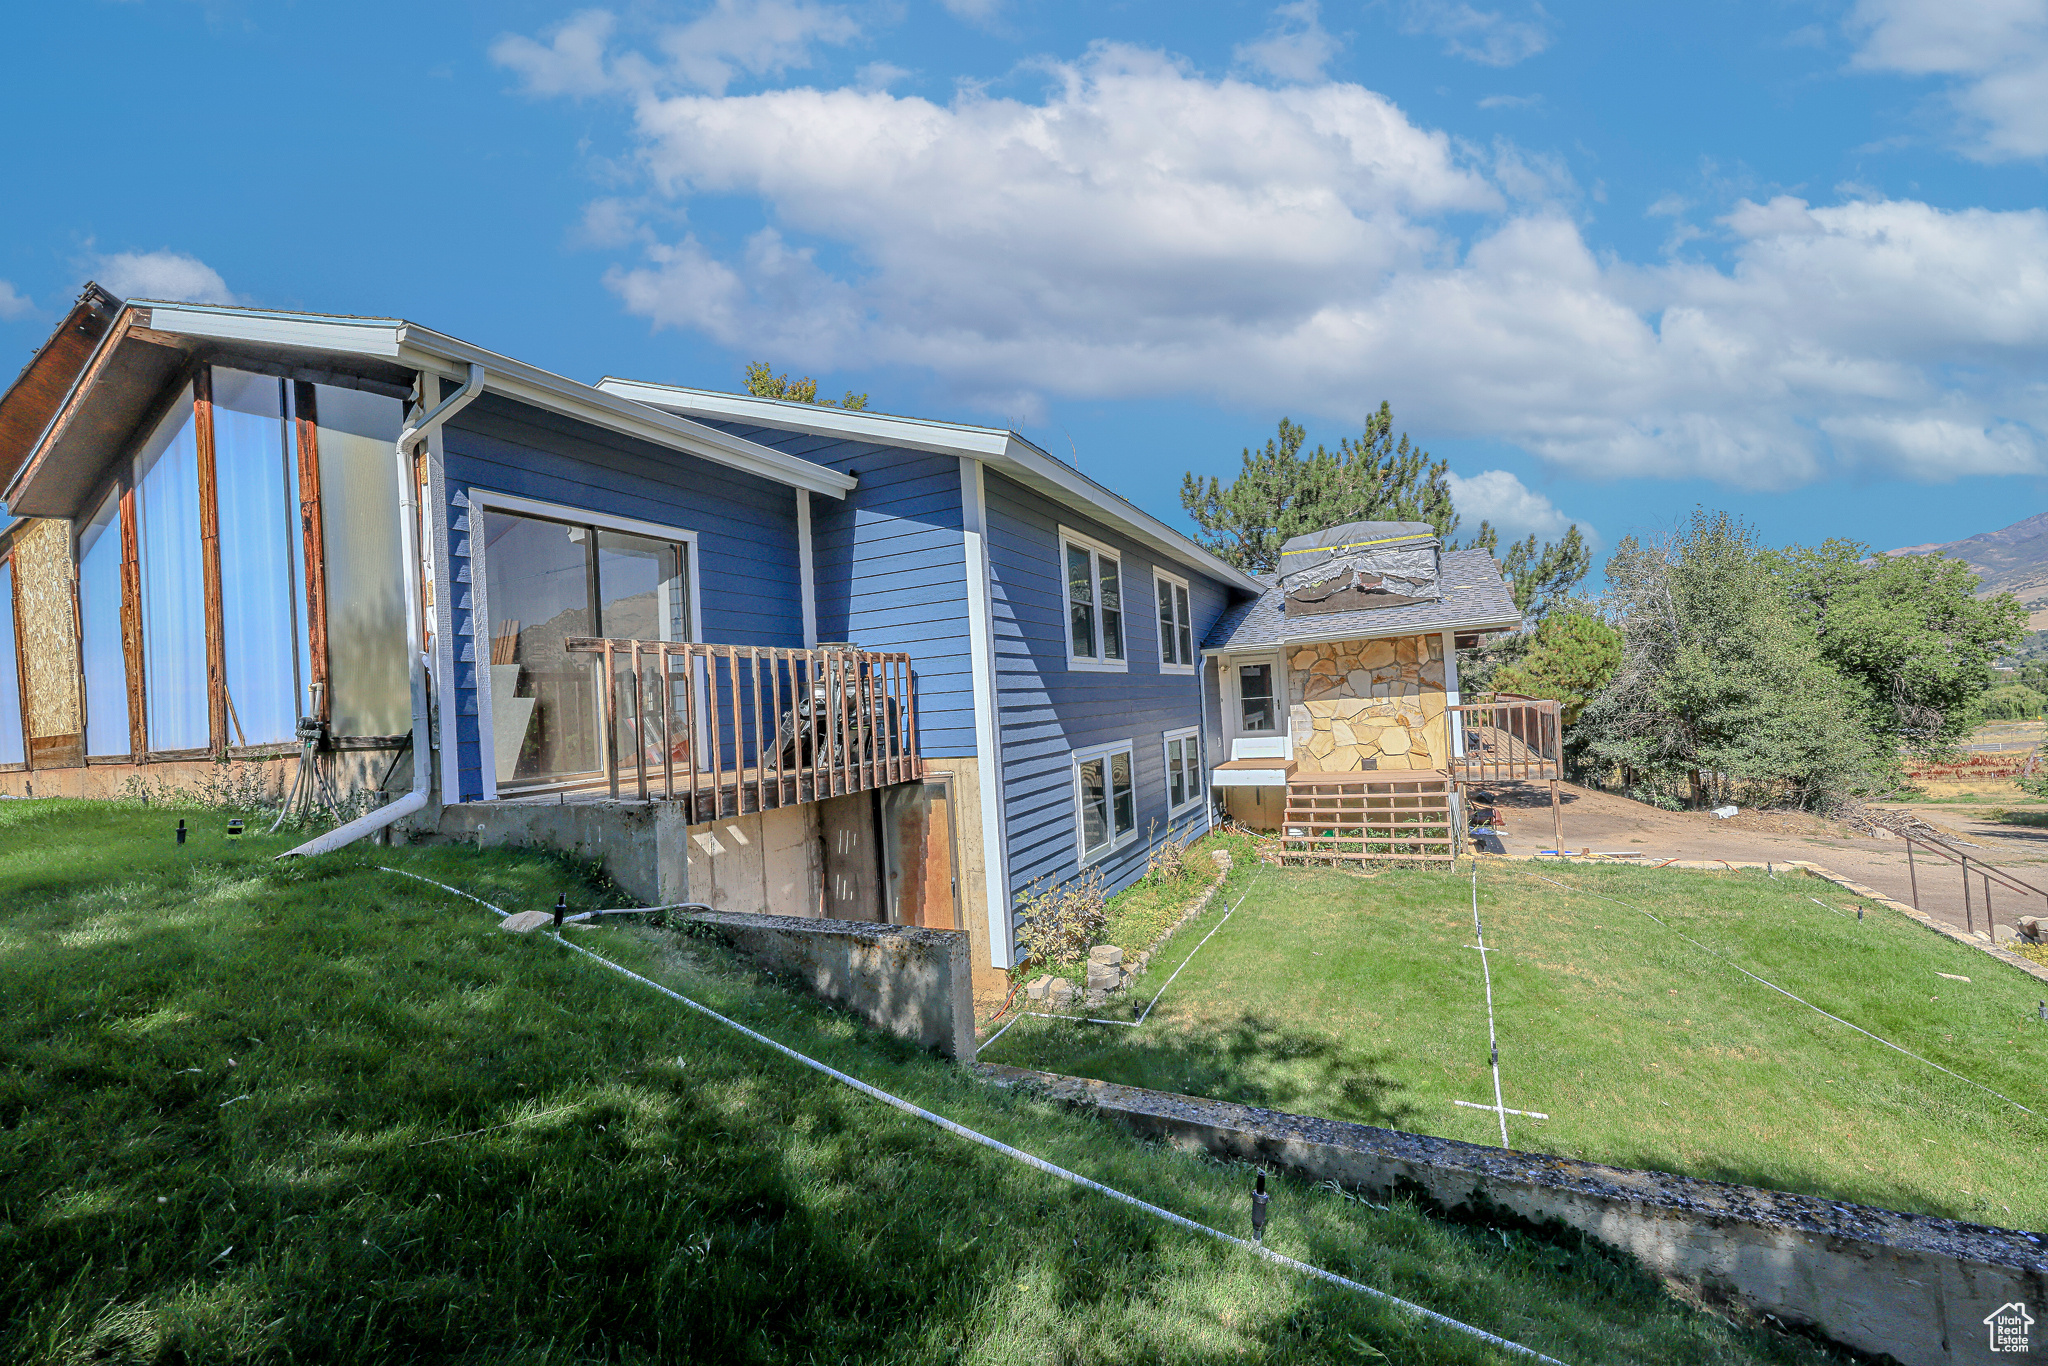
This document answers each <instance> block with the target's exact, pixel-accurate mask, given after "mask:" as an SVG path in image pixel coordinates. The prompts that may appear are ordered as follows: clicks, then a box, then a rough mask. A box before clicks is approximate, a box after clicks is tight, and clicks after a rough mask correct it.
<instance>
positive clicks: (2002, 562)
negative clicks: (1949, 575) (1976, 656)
mask: <svg viewBox="0 0 2048 1366" xmlns="http://www.w3.org/2000/svg"><path fill="white" fill-rule="evenodd" d="M1884 553H1885V554H1887V555H1952V556H1954V557H1955V558H1956V559H1959V560H1962V561H1964V562H1965V563H1967V564H1968V565H1969V566H1970V568H1972V569H1974V570H1976V571H1977V578H1978V580H1979V583H1978V588H1977V595H1978V596H1979V597H1987V596H1989V595H1990V594H1993V593H2010V594H2012V595H2013V596H2014V597H2016V598H2018V599H2019V600H2020V601H2021V602H2023V603H2025V604H2026V607H2027V610H2028V611H2029V612H2031V613H2033V614H2034V616H2035V620H2034V621H2033V622H2031V623H2029V624H2030V625H2031V626H2032V627H2033V629H2034V630H2037V631H2038V630H2042V629H2044V627H2048V620H2044V619H2043V618H2044V617H2048V512H2042V513H2037V514H2035V515H2034V516H2032V517H2029V518H2027V519H2026V520H2025V521H2024V522H2014V523H2013V524H2012V525H2011V526H2009V527H2006V528H2005V529H2004V530H2002V531H1986V532H1982V533H1980V534H1978V535H1975V536H1966V537H1964V538H1963V539H1962V540H1960V541H1944V542H1942V543H1941V544H1939V545H1908V546H1901V547H1899V548H1898V549H1897V550H1887V551H1885V552H1884Z"/></svg>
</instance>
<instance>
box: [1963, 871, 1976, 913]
mask: <svg viewBox="0 0 2048 1366" xmlns="http://www.w3.org/2000/svg"><path fill="white" fill-rule="evenodd" d="M1963 928H1964V929H1966V930H1969V931H1970V932H1971V933H1975V932H1976V926H1975V924H1974V923H1973V922H1972V921H1971V920H1970V856H1969V855H1968V854H1965V855H1963Z"/></svg>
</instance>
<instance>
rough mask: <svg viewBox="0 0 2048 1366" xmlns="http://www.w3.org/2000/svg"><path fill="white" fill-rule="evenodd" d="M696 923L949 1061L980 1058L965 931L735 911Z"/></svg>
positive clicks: (710, 914)
mask: <svg viewBox="0 0 2048 1366" xmlns="http://www.w3.org/2000/svg"><path fill="white" fill-rule="evenodd" d="M689 919H691V920H692V921H694V922H696V923H697V924H699V925H704V926H707V927H709V928H710V929H711V930H712V931H713V932H714V933H716V934H717V935H718V937H719V938H720V939H723V940H724V941H725V942H726V943H728V944H730V945H732V947H734V948H735V949H738V950H739V951H740V952H741V953H744V954H745V955H747V957H749V958H751V959H753V960H754V961H755V962H756V963H759V964H760V965H761V966H762V967H764V968H767V969H768V970H769V971H771V972H776V973H786V974H789V975H791V976H793V977H795V978H797V979H798V980H799V981H801V982H803V983H804V984H805V985H807V986H808V987H809V988H810V989H811V990H812V991H814V992H816V993H817V994H818V995H819V996H822V997H823V998H825V999H826V1000H828V1001H833V1002H836V1003H838V1004H840V1005H843V1006H845V1007H846V1008H847V1009H848V1010H851V1011H852V1012H853V1013H854V1014H856V1015H858V1016H860V1017H861V1018H862V1019H864V1020H866V1021H867V1022H868V1023H870V1024H872V1025H875V1026H876V1027H878V1028H881V1029H886V1030H888V1031H889V1032H890V1033H891V1034H894V1035H896V1036H897V1037H899V1038H904V1039H910V1040H912V1041H913V1042H915V1043H917V1044H918V1045H920V1046H921V1047H924V1048H929V1049H932V1050H933V1051H935V1052H939V1053H943V1054H945V1055H946V1056H947V1057H950V1058H957V1059H959V1060H961V1061H963V1062H967V1061H972V1060H973V1058H974V983H973V975H972V973H971V971H970V970H969V967H968V956H967V936H966V934H965V933H963V932H962V931H960V930H927V929H921V928H918V927H917V926H914V925H877V924H874V923H871V922H868V921H860V920H811V919H799V918H797V917H795V916H783V915H745V914H741V913H737V912H729V911H702V912H698V913H696V914H693V915H691V916H690V917H689Z"/></svg>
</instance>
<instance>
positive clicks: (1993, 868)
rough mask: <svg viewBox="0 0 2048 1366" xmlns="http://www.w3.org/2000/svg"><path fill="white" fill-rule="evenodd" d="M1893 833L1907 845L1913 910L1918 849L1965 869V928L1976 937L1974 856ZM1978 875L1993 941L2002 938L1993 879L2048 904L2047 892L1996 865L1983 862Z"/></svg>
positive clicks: (1916, 895)
mask: <svg viewBox="0 0 2048 1366" xmlns="http://www.w3.org/2000/svg"><path fill="white" fill-rule="evenodd" d="M1892 833H1893V834H1895V835H1897V836H1898V837H1899V838H1900V839H1902V840H1904V841H1905V842H1906V881H1907V884H1908V885H1909V886H1910V887H1911V888H1912V889H1913V909H1914V910H1916V911H1917V910H1919V909H1920V870H1919V868H1918V867H1917V866H1916V865H1915V864H1914V862H1913V851H1914V850H1915V849H1925V850H1926V851H1927V852H1928V853H1930V854H1938V855H1940V856H1941V857H1942V858H1945V859H1947V860H1948V861H1949V862H1950V863H1954V864H1959V865H1961V868H1962V873H1963V928H1964V930H1966V931H1968V932H1969V933H1971V934H1975V933H1976V929H1977V927H1976V919H1975V915H1974V908H1973V907H1972V906H1971V905H1970V873H1971V868H1970V856H1969V855H1968V854H1965V853H1961V852H1959V851H1956V850H1951V849H1949V848H1948V847H1946V846H1945V845H1940V844H1935V843H1933V842H1932V841H1929V840H1923V839H1920V838H1919V837H1917V836H1914V835H1909V834H1907V833H1906V832H1905V831H1903V830H1894V831H1892ZM1975 871H1976V873H1977V876H1978V877H1980V878H1982V879H1983V880H1984V924H1985V927H1986V931H1987V932H1988V933H1989V934H1990V935H1991V936H1992V938H1993V939H1996V938H1997V937H1998V930H1997V928H1996V922H1995V921H1993V920H1992V918H1991V883H1992V880H1993V878H1996V879H1997V881H1998V883H1999V885H2000V886H2002V887H2004V888H2006V890H2008V891H2013V892H2020V893H2027V894H2031V895H2034V896H2038V897H2040V898H2041V899H2042V901H2043V902H2044V903H2048V891H2043V890H2042V889H2041V888H2039V887H2036V886H2034V885H2033V884H2032V883H2031V882H2024V881H2022V880H2020V879H2019V878H2016V877H2014V876H2013V875H2012V874H2011V873H2008V872H2006V871H2005V870H2004V869H2003V868H2000V867H1999V866H1998V865H1997V864H1995V863H1986V862H1984V861H1983V860H1982V859H1979V860H1978V861H1977V867H1976V870H1975Z"/></svg>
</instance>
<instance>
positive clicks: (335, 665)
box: [297, 384, 412, 735]
mask: <svg viewBox="0 0 2048 1366" xmlns="http://www.w3.org/2000/svg"><path fill="white" fill-rule="evenodd" d="M308 387H310V388H312V389H313V394H312V398H313V407H314V413H312V414H307V413H299V414H297V416H299V417H300V418H305V417H308V416H315V417H316V418H317V427H318V430H319V439H320V517H321V521H322V522H323V524H324V528H325V530H324V535H323V537H322V543H323V544H322V549H323V552H324V556H325V559H326V565H325V566H324V568H325V579H326V584H327V657H328V659H329V660H330V661H332V662H331V664H330V666H329V671H328V685H327V686H328V694H329V695H328V698H327V714H328V721H329V724H330V725H332V726H333V728H334V733H335V734H336V735H397V734H400V733H401V732H403V731H405V730H407V729H408V728H410V726H411V725H412V689H411V683H410V677H409V670H408V667H407V664H406V640H405V556H404V555H403V554H402V553H401V552H400V549H399V540H398V466H397V463H396V461H395V460H394V459H393V458H392V447H393V445H394V444H395V443H396V442H397V440H398V430H399V425H400V423H401V421H402V419H403V417H404V408H403V406H402V405H401V404H400V403H399V401H398V400H397V399H395V398H385V397H383V396H381V395H378V394H366V393H363V392H362V391H360V390H357V389H335V388H329V387H328V386H326V385H324V384H323V385H317V386H308Z"/></svg>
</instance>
